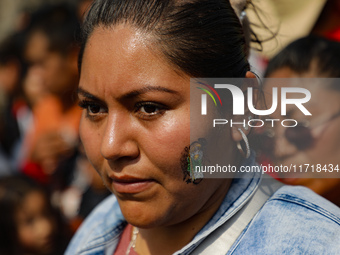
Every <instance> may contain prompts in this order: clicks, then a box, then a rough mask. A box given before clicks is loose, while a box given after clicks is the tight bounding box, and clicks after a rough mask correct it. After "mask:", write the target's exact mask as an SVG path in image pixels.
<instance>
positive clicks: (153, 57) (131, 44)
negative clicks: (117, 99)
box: [80, 25, 189, 92]
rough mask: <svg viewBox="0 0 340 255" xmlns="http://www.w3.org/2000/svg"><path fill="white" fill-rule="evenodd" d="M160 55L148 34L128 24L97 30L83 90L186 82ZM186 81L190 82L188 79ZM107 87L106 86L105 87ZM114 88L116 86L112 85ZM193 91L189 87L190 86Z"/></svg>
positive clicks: (86, 61)
mask: <svg viewBox="0 0 340 255" xmlns="http://www.w3.org/2000/svg"><path fill="white" fill-rule="evenodd" d="M183 78H184V76H182V75H179V74H178V72H176V71H175V69H174V68H173V67H172V66H170V65H169V64H168V63H167V61H166V60H165V59H164V57H163V56H162V55H161V54H160V53H159V52H158V50H157V46H155V45H153V43H152V40H150V38H148V35H145V34H143V33H141V32H140V31H137V30H135V29H133V28H131V27H130V26H128V25H118V26H115V27H114V28H103V27H98V28H96V29H95V30H94V31H93V33H92V35H91V36H90V38H89V39H88V42H87V45H86V48H85V51H84V55H83V60H82V67H81V77H80V87H85V88H87V89H88V88H89V87H90V85H91V87H96V88H97V89H99V90H100V89H102V88H103V87H105V88H107V87H112V86H114V85H118V84H120V85H124V86H114V89H115V91H116V92H117V91H120V90H122V89H127V88H131V89H137V87H138V86H140V85H141V84H143V85H146V84H147V85H154V84H155V85H158V86H160V85H163V84H159V83H160V82H161V83H166V84H168V85H169V84H171V83H173V86H176V84H177V83H178V82H177V81H178V80H179V79H180V80H183ZM184 79H188V77H185V78H184ZM103 85H105V86H103ZM110 85H112V86H110ZM187 87H188V89H189V84H188V86H187Z"/></svg>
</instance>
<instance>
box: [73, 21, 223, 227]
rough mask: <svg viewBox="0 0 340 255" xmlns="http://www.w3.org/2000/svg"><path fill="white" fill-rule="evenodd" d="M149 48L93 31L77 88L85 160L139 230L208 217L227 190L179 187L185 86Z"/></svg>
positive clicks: (185, 139)
mask: <svg viewBox="0 0 340 255" xmlns="http://www.w3.org/2000/svg"><path fill="white" fill-rule="evenodd" d="M153 47H155V46H152V45H151V44H150V42H149V41H147V40H146V38H145V37H144V36H142V35H141V34H140V33H138V32H137V31H136V30H133V29H131V28H130V27H129V26H127V25H125V26H123V25H118V26H116V27H114V29H111V28H110V29H109V28H101V27H99V28H96V29H95V30H94V32H93V33H92V35H91V37H90V38H89V40H88V42H87V46H86V49H85V52H84V56H83V62H82V69H81V77H80V84H79V99H80V105H81V106H82V107H83V108H84V110H83V114H82V120H81V124H80V136H81V140H82V142H83V144H84V148H85V151H86V154H87V156H88V158H89V160H90V162H91V163H92V164H93V166H94V167H95V169H96V170H97V171H98V172H99V174H100V175H101V177H102V179H103V182H104V184H105V185H106V186H107V187H108V188H109V189H110V190H111V191H112V192H113V193H114V194H115V195H116V197H117V199H118V202H119V204H120V207H121V210H122V212H123V214H124V216H125V218H126V219H127V220H128V221H129V222H130V223H132V224H133V225H136V226H139V227H155V226H169V225H173V224H177V223H180V222H183V221H185V220H188V219H190V218H192V217H193V216H195V215H200V214H204V213H205V212H207V211H209V210H212V209H214V208H215V210H216V209H217V208H218V206H219V203H220V202H221V201H222V200H221V199H223V197H224V195H225V193H226V191H227V189H228V185H226V183H229V180H226V179H203V181H202V182H200V183H199V184H198V185H194V184H192V183H189V184H188V183H186V182H185V181H183V177H184V175H183V171H182V168H181V164H182V159H183V155H185V148H186V147H187V146H189V144H190V86H189V85H190V78H189V76H187V75H184V74H179V72H176V71H174V69H173V68H172V67H170V65H168V64H167V62H166V61H165V60H163V58H161V57H160V55H158V54H157V53H155V51H154V50H151V49H152V48H153ZM201 130H204V129H201ZM202 132H203V131H202ZM197 136H198V137H200V134H197ZM226 137H227V135H226Z"/></svg>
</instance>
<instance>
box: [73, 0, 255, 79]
mask: <svg viewBox="0 0 340 255" xmlns="http://www.w3.org/2000/svg"><path fill="white" fill-rule="evenodd" d="M117 24H129V25H131V26H133V27H134V28H137V29H139V30H141V31H142V32H144V33H146V34H150V35H152V40H153V42H155V43H156V45H157V46H158V50H160V51H161V52H162V54H163V56H165V58H166V59H167V61H168V62H169V63H170V64H172V65H173V66H174V67H175V68H177V69H179V70H180V71H182V72H184V73H186V74H188V75H191V76H193V77H245V74H246V72H247V71H249V69H250V67H249V63H248V61H247V57H246V56H247V53H248V52H247V51H248V49H247V45H246V42H245V35H244V31H243V28H242V26H241V24H240V21H239V19H238V17H237V16H236V14H235V12H234V10H233V8H232V7H231V6H230V3H229V1H227V0H182V1H180V0H96V1H95V2H94V3H93V5H92V7H91V9H90V10H89V12H88V14H87V16H86V19H85V21H84V25H83V30H82V45H81V52H80V56H79V70H80V69H81V62H82V57H83V53H84V49H85V47H86V43H87V40H88V38H89V36H90V35H91V33H92V32H93V30H94V29H95V28H96V27H100V26H102V27H108V28H112V27H113V26H115V25H117ZM98 54H100V53H98Z"/></svg>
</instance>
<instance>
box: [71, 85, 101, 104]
mask: <svg viewBox="0 0 340 255" xmlns="http://www.w3.org/2000/svg"><path fill="white" fill-rule="evenodd" d="M77 93H78V95H82V96H83V97H86V98H88V99H91V100H93V101H102V100H101V99H99V98H98V97H96V96H94V95H92V94H91V93H90V92H88V91H86V90H85V89H82V88H80V87H78V89H77Z"/></svg>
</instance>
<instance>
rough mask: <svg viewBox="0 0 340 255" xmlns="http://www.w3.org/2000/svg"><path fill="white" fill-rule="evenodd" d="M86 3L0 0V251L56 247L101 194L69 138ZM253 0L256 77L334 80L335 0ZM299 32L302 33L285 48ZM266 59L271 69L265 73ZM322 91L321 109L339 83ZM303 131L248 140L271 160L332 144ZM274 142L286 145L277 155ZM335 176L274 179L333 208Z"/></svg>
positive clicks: (308, 154) (339, 49) (74, 128)
mask: <svg viewBox="0 0 340 255" xmlns="http://www.w3.org/2000/svg"><path fill="white" fill-rule="evenodd" d="M91 2H92V0H73V1H72V0H69V1H52V0H50V1H46V0H45V1H43V0H41V1H39V0H25V1H22V0H17V1H13V0H0V254H23V253H27V254H62V253H63V249H64V248H65V247H66V245H67V243H68V241H69V240H70V238H71V237H72V234H73V233H74V232H75V231H76V229H77V228H78V227H79V225H80V223H81V222H82V221H83V220H84V218H85V217H86V216H87V215H88V214H89V213H90V212H91V210H92V209H93V208H94V207H95V206H96V205H97V204H98V203H99V202H100V201H102V200H103V199H104V198H105V197H106V196H108V195H109V192H108V191H107V189H106V188H105V187H104V185H103V183H102V181H101V179H100V177H99V175H98V174H97V173H96V171H95V170H94V169H93V167H92V166H91V164H90V163H89V162H88V160H87V159H86V156H85V155H84V151H83V148H82V146H81V143H80V140H79V137H78V125H79V121H80V115H81V110H80V108H79V107H78V105H77V97H76V94H75V92H76V89H77V85H78V79H79V75H78V68H77V58H78V52H79V45H78V39H79V29H80V24H81V22H82V19H83V14H84V13H85V11H86V9H87V8H88V6H89V5H90V4H91ZM253 4H254V6H256V8H255V9H254V8H251V9H250V10H249V12H248V17H249V20H250V22H251V23H252V25H253V29H254V31H255V32H256V34H257V35H258V37H259V39H261V40H264V43H263V45H262V46H263V48H262V49H260V51H256V50H255V49H254V50H252V51H251V55H250V59H251V63H252V66H253V69H254V71H255V72H257V73H258V74H259V76H260V77H280V78H284V77H287V78H291V77H333V78H339V76H340V73H339V71H337V72H336V71H334V72H333V71H330V70H333V69H335V70H336V69H338V68H339V66H340V46H339V44H340V43H339V42H340V1H338V0H328V1H325V0H299V1H296V0H294V1H292V0H280V1H278V0H265V1H264V0H262V1H260V0H254V1H253ZM301 37H305V38H304V39H301V40H299V41H297V42H295V43H293V44H291V45H289V46H288V47H287V48H285V47H286V46H287V45H288V44H290V43H291V42H293V41H295V40H298V39H299V38H301ZM266 39H267V40H266ZM282 50H283V52H284V53H281V54H280V53H279V52H280V51H282ZM298 53H302V54H300V55H299V54H298ZM275 55H277V56H276V57H274V56H275ZM289 56H291V58H289ZM301 58H303V59H305V61H304V66H303V67H301V65H300V64H299V63H300V62H299V60H300V59H301ZM324 58H327V59H328V60H329V61H328V60H327V61H324ZM296 59H297V60H298V61H296ZM294 61H295V62H294ZM268 63H269V66H270V67H271V69H270V72H268V71H267V72H266V68H267V66H268ZM321 64H323V66H322V67H320V68H319V66H320V65H321ZM315 65H316V67H315ZM280 70H281V72H279V71H280ZM282 70H283V71H282ZM339 86H340V85H339ZM334 91H335V92H334ZM329 93H330V94H332V95H333V96H334V95H335V98H334V103H333V104H332V106H333V108H334V109H331V110H329V109H325V111H330V112H331V113H332V111H333V112H335V113H337V112H339V110H340V104H339V103H336V102H340V100H339V99H340V94H339V93H340V89H339V88H337V89H333V88H332V90H331V92H329ZM337 106H338V107H337ZM336 107H337V109H336ZM338 116H339V114H338V115H336V116H335V115H334V116H333V115H332V116H331V117H330V118H329V119H327V121H324V122H325V123H326V124H327V125H333V127H331V128H327V129H323V133H327V132H328V133H329V135H330V137H331V140H332V141H334V145H333V147H332V148H331V147H330V149H329V150H328V151H329V152H328V154H327V155H326V156H332V157H333V158H334V157H335V158H340V157H339V156H340V155H339V153H340V151H339V152H338V153H337V149H339V148H340V146H338V144H339V142H340V136H339V137H338V136H337V135H336V134H335V131H336V130H339V128H340V118H337V117H338ZM311 130H312V131H313V127H309V131H308V130H307V132H309V133H308V135H309V136H310V137H309V138H308V139H310V140H313V144H312V143H309V145H308V146H300V144H296V143H294V142H291V141H289V139H286V141H284V142H285V143H286V144H282V143H281V144H280V143H279V142H277V143H276V144H277V146H276V147H277V148H274V147H272V148H271V149H270V150H265V149H264V148H262V147H261V146H258V144H259V143H258V142H257V143H255V145H254V146H253V147H254V149H257V151H258V156H259V158H258V160H259V161H260V162H261V163H262V162H267V161H273V163H277V162H275V160H273V159H272V158H271V157H270V155H269V154H270V153H274V154H275V153H276V157H275V159H278V158H280V160H281V161H278V162H281V163H282V162H283V163H287V164H288V163H292V162H293V163H294V161H289V157H288V155H289V154H294V155H300V154H301V155H302V154H303V155H304V157H305V159H306V160H312V159H315V158H317V157H318V155H322V153H320V151H322V150H325V146H326V147H327V146H331V144H330V143H329V142H326V141H322V139H326V138H325V135H324V134H317V135H316V134H313V132H311ZM303 131H306V130H303ZM331 132H334V134H333V133H331ZM337 133H338V132H337ZM303 134H304V133H302V135H303ZM254 135H255V136H256V135H257V136H259V137H261V136H262V135H263V134H256V132H255V134H254ZM298 135H301V133H299V134H298ZM285 138H287V136H286V137H285ZM288 138H289V137H288ZM281 140H282V139H281ZM317 141H320V142H319V143H318V142H317ZM302 142H303V143H306V140H303V141H302ZM307 142H310V141H309V140H307ZM261 143H264V142H263V140H262V142H261ZM288 145H289V146H288ZM279 148H291V149H289V151H288V152H287V153H286V152H282V150H280V149H279ZM280 153H281V154H280ZM282 153H286V154H285V155H284V156H282ZM279 154H280V157H279ZM326 156H322V157H326ZM283 159H284V160H285V161H284V160H283ZM332 160H333V159H332ZM333 161H334V160H333ZM333 161H332V162H333ZM338 163H340V159H339V162H338ZM339 180H340V179H337V178H333V179H322V180H318V179H315V178H314V179H294V180H292V179H288V180H283V181H286V182H287V183H289V184H303V185H306V186H308V187H310V188H312V189H314V190H315V191H316V192H318V193H320V194H321V195H324V196H325V197H327V198H328V199H330V200H331V201H333V202H334V203H336V204H337V205H338V206H339V205H340V200H339V197H340V196H339V194H340V193H339V192H340V181H339Z"/></svg>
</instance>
